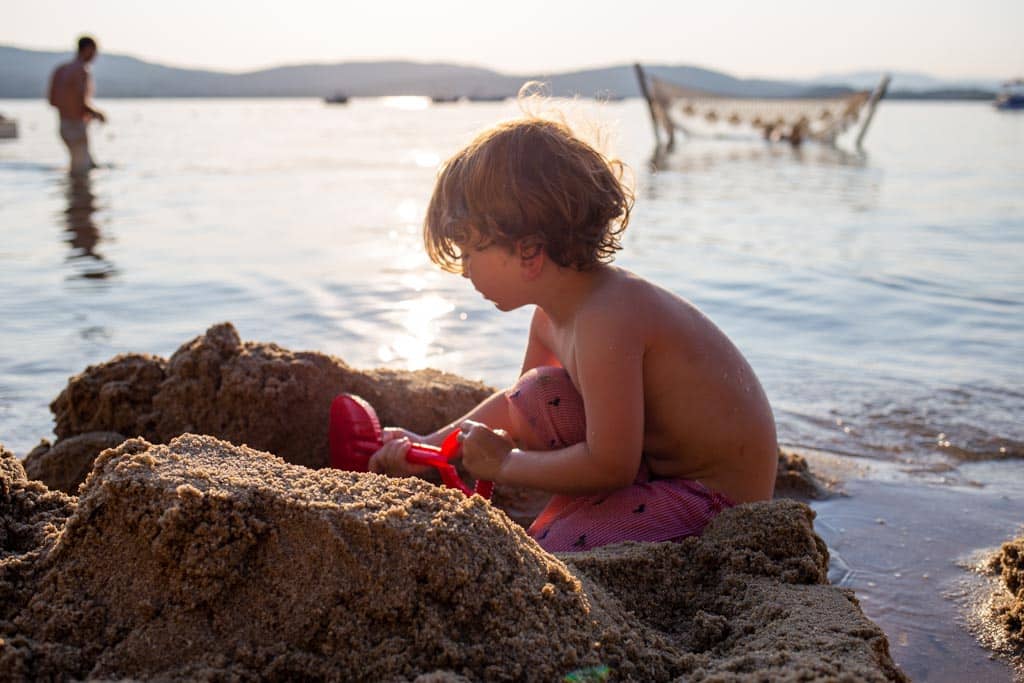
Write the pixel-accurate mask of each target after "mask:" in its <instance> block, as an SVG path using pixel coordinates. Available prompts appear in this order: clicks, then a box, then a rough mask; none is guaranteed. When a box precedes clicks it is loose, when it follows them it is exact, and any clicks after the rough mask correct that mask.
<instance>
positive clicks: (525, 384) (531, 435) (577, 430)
mask: <svg viewBox="0 0 1024 683" xmlns="http://www.w3.org/2000/svg"><path fill="white" fill-rule="evenodd" d="M505 395H506V396H507V397H508V401H509V415H510V417H511V419H512V421H513V428H514V429H516V431H517V432H518V434H517V437H518V439H519V441H520V443H521V445H522V446H523V447H524V448H527V449H529V450H554V449H557V448H565V447H566V446H571V445H572V444H574V443H579V442H580V441H584V440H586V438H587V432H586V417H585V413H584V410H583V397H582V396H580V394H579V392H578V391H576V387H575V386H573V384H572V379H570V377H569V373H567V372H566V371H565V369H564V368H560V367H554V366H547V365H545V366H540V367H536V368H533V369H532V370H529V371H527V372H525V373H523V375H522V377H520V378H519V381H518V382H516V383H515V384H514V385H513V386H512V387H511V388H509V389H508V390H507V391H506V392H505Z"/></svg>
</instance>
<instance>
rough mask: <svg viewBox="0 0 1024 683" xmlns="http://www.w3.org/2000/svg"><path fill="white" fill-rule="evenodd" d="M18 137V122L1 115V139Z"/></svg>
mask: <svg viewBox="0 0 1024 683" xmlns="http://www.w3.org/2000/svg"><path fill="white" fill-rule="evenodd" d="M16 137H18V122H17V121H15V120H14V119H9V118H7V117H5V116H4V115H3V114H0V138H16Z"/></svg>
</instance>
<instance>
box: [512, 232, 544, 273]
mask: <svg viewBox="0 0 1024 683" xmlns="http://www.w3.org/2000/svg"><path fill="white" fill-rule="evenodd" d="M517 248H518V250H519V264H520V266H521V267H522V269H523V275H524V277H525V278H526V279H527V280H535V279H537V277H538V276H539V275H540V273H541V271H542V270H543V269H544V260H545V258H546V254H545V253H544V245H543V244H541V243H540V242H536V241H530V240H521V241H520V242H519V244H518V247H517Z"/></svg>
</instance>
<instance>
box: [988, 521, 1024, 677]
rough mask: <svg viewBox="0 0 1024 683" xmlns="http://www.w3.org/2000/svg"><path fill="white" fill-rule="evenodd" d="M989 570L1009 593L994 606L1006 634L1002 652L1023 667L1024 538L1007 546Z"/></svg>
mask: <svg viewBox="0 0 1024 683" xmlns="http://www.w3.org/2000/svg"><path fill="white" fill-rule="evenodd" d="M989 568H990V569H991V570H992V571H993V572H994V573H995V574H996V575H997V576H998V577H999V579H1000V580H1001V582H1002V585H1003V586H1004V587H1005V589H1006V590H1005V591H1003V592H1002V594H1001V595H996V596H993V599H992V602H991V605H992V618H993V619H994V621H995V623H996V624H997V625H998V626H1000V627H1001V628H1002V631H1003V632H1002V634H1001V635H1002V637H1003V639H1004V646H1005V647H1003V648H1002V649H1003V650H1004V651H1007V652H1010V653H1012V654H1015V655H1016V656H1017V662H1018V664H1019V665H1024V536H1021V537H1019V538H1016V539H1014V540H1012V541H1010V542H1008V543H1004V544H1003V546H1002V547H1001V548H1000V549H999V552H997V553H996V554H995V555H994V556H993V558H992V561H991V563H990V565H989ZM1022 670H1024V669H1022Z"/></svg>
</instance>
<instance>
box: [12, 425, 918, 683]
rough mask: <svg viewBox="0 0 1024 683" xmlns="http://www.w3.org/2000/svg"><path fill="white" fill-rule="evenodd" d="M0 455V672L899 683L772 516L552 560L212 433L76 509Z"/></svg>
mask: <svg viewBox="0 0 1024 683" xmlns="http://www.w3.org/2000/svg"><path fill="white" fill-rule="evenodd" d="M0 462H2V463H3V469H2V470H0V476H2V477H3V480H2V485H3V489H2V491H3V495H4V498H3V502H2V504H3V505H4V507H3V508H2V513H3V520H4V527H3V528H4V529H8V528H14V527H16V526H18V525H21V526H19V527H18V528H24V529H28V530H34V531H31V532H28V531H26V532H19V533H21V536H19V538H22V539H23V540H22V541H19V543H18V544H17V545H18V546H19V547H18V549H16V550H14V551H11V552H8V550H7V548H8V546H9V545H10V544H9V543H8V542H7V540H5V541H4V544H5V545H4V555H3V556H2V557H0V577H4V576H7V575H9V574H11V573H17V574H18V578H17V581H15V582H14V583H16V584H17V586H18V595H19V596H22V597H20V598H19V599H18V600H17V601H15V602H11V603H8V601H7V600H6V599H5V601H4V605H5V607H4V610H5V613H4V614H3V615H0V616H2V617H3V619H4V621H3V627H4V635H3V637H4V640H3V642H2V643H0V678H47V677H56V678H89V677H94V678H139V679H148V678H202V679H212V680H227V679H229V678H230V679H233V680H238V679H241V680H246V679H254V678H255V679H269V680H292V679H303V680H323V679H332V680H357V679H360V680H412V679H415V678H416V677H417V676H426V677H427V678H430V679H433V680H458V677H462V678H464V679H467V680H488V681H490V680H537V681H551V680H559V679H561V678H562V677H563V676H565V675H566V674H568V673H570V672H573V671H579V670H581V669H586V668H588V667H608V671H609V672H610V675H611V677H612V679H615V680H644V681H667V680H672V679H676V678H678V677H680V676H685V677H686V678H687V679H688V680H705V679H713V680H766V679H772V680H775V679H783V678H785V679H790V680H825V679H836V678H848V679H850V680H868V681H870V680H879V681H881V680H898V679H900V678H901V675H900V674H899V673H898V671H897V670H896V669H895V667H894V665H893V663H892V660H891V659H890V658H889V655H888V651H887V643H886V640H885V637H884V635H883V634H882V632H881V631H880V630H879V629H878V628H877V627H876V626H874V625H873V624H872V623H871V622H869V621H868V620H867V619H866V618H865V617H864V616H863V614H862V613H861V612H860V610H859V608H858V607H857V604H856V601H855V600H854V599H853V597H852V595H850V594H849V593H848V592H846V591H843V590H840V589H836V588H833V587H831V586H828V585H827V584H826V583H825V581H826V578H825V568H826V565H827V561H828V556H827V552H826V550H825V547H824V545H823V544H822V542H821V540H820V539H819V538H817V536H816V535H815V534H814V533H813V530H812V518H813V513H812V512H811V511H810V510H809V508H807V507H806V506H804V505H802V504H800V503H797V502H793V501H779V502H776V503H771V504H761V505H752V506H741V507H739V508H736V509H734V510H730V511H728V512H726V513H723V514H722V515H721V516H720V517H719V518H718V519H717V520H716V521H715V522H713V523H712V525H711V526H710V527H709V528H708V530H707V532H706V533H705V536H704V537H703V538H700V539H696V538H695V539H689V540H688V541H687V542H685V543H682V544H624V545H620V546H615V547H611V548H604V549H599V550H597V551H592V552H589V553H579V554H575V555H572V556H569V555H565V556H561V557H555V556H552V555H549V554H548V553H545V552H544V551H543V550H541V549H540V548H539V547H538V546H537V545H536V544H535V543H534V542H533V541H532V540H531V539H529V538H528V537H527V536H526V535H525V533H524V532H523V531H522V529H521V528H520V527H518V526H517V525H515V524H514V523H512V522H511V521H510V520H509V518H508V517H507V516H505V515H504V514H503V513H502V512H500V511H499V510H497V509H496V508H494V507H493V506H491V505H489V504H487V503H485V502H484V501H482V500H480V499H479V498H473V499H465V498H464V497H462V496H461V495H460V494H457V493H455V492H451V491H443V490H441V489H438V488H437V487H434V486H432V485H430V484H428V483H426V482H422V481H418V480H413V479H401V480H396V479H388V478H384V477H378V476H376V475H356V474H351V473H345V472H337V471H331V470H318V471H314V470H310V469H307V468H303V467H297V466H293V465H289V464H287V463H285V462H284V461H283V460H281V459H279V458H277V457H274V456H272V455H269V454H265V453H259V452H256V451H253V450H251V449H248V448H243V447H236V446H231V445H230V444H227V443H224V442H221V441H217V440H216V439H213V438H211V437H199V436H193V435H186V436H182V437H180V438H178V439H175V440H173V441H172V442H171V443H170V444H169V445H166V446H163V445H156V446H151V445H150V444H148V443H146V442H145V441H143V440H141V439H135V440H130V441H127V442H125V443H124V444H122V445H121V446H120V447H119V448H117V449H114V450H108V451H105V452H104V454H103V455H102V456H101V457H100V458H98V459H97V461H96V463H95V469H94V471H93V472H92V474H91V475H90V476H89V478H88V479H87V480H86V482H85V484H84V486H83V487H82V489H81V495H80V497H79V498H78V499H77V504H76V502H75V499H73V498H68V497H66V496H63V495H61V494H55V493H48V492H46V490H45V489H43V488H42V487H41V486H40V485H39V484H37V483H30V482H28V481H27V480H26V479H25V477H24V474H23V473H22V472H20V468H19V467H17V463H12V462H11V458H9V457H6V456H5V457H4V459H3V460H0ZM47 497H49V498H47ZM19 500H20V501H30V500H32V501H35V502H37V504H38V503H39V502H41V501H44V500H48V501H49V503H48V505H50V509H49V511H48V512H42V511H39V510H37V509H36V508H37V507H38V505H28V504H25V503H17V502H11V501H19ZM65 519H66V523H65V522H64V520H65ZM4 538H5V539H7V538H8V536H7V535H5V536H4ZM19 558H20V559H19ZM12 561H20V563H21V565H20V566H21V567H22V569H21V570H17V572H12V570H11V569H10V567H9V565H11V563H12ZM26 567H27V568H26ZM4 585H6V584H4ZM25 596H31V599H28V600H27V602H26V598H25ZM9 604H10V605H11V606H8V605H9ZM595 670H596V671H600V669H595ZM423 680H426V679H423Z"/></svg>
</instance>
